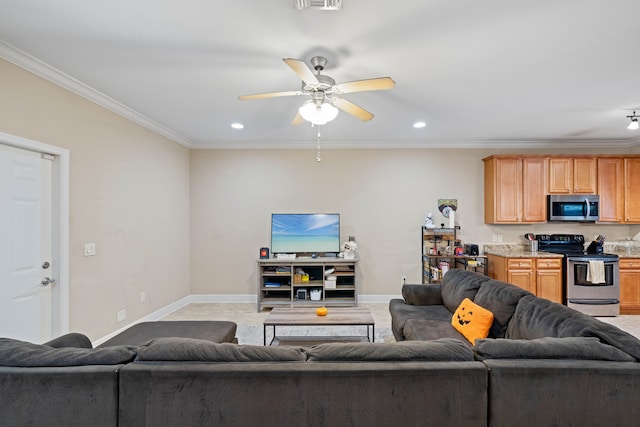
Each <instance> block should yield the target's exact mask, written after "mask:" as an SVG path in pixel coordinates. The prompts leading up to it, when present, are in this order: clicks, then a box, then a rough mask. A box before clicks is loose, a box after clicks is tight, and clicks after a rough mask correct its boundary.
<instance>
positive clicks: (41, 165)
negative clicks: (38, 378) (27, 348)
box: [0, 145, 55, 342]
mask: <svg viewBox="0 0 640 427" xmlns="http://www.w3.org/2000/svg"><path fill="white" fill-rule="evenodd" d="M0 236H2V237H1V238H0V336H3V337H11V338H17V339H22V340H27V341H32V342H44V341H46V340H48V339H50V338H51V337H52V332H53V331H52V298H51V288H52V286H55V283H54V282H53V278H52V277H51V271H52V268H51V161H50V160H47V159H43V158H42V156H41V154H40V153H34V152H30V151H27V150H21V149H17V148H12V147H7V146H2V145H0ZM47 278H48V279H50V280H47Z"/></svg>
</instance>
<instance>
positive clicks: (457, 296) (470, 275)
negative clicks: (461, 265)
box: [441, 268, 490, 313]
mask: <svg viewBox="0 0 640 427" xmlns="http://www.w3.org/2000/svg"><path fill="white" fill-rule="evenodd" d="M487 280H490V279H489V278H488V277H487V276H484V275H482V274H479V273H475V272H473V271H469V270H462V269H458V268H454V269H452V270H449V271H448V272H447V273H446V274H445V275H444V277H443V278H442V282H441V286H442V302H443V303H444V306H445V307H447V310H449V312H450V313H453V312H454V311H456V309H457V308H458V306H459V305H460V303H462V301H463V300H464V299H465V298H469V299H470V300H472V301H473V300H474V299H475V296H476V293H477V292H478V289H480V286H481V285H482V284H483V283H484V282H486V281H487Z"/></svg>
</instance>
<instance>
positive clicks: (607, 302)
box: [567, 299, 620, 305]
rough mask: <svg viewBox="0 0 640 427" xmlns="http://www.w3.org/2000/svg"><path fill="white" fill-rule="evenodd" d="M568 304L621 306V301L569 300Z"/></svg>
mask: <svg viewBox="0 0 640 427" xmlns="http://www.w3.org/2000/svg"><path fill="white" fill-rule="evenodd" d="M567 302H570V303H572V304H583V305H609V304H620V300H617V299H569V300H567Z"/></svg>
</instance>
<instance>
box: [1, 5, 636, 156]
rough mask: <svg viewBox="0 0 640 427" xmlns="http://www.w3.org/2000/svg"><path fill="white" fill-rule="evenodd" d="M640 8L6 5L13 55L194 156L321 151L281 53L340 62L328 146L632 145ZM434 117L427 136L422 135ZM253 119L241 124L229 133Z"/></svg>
mask: <svg viewBox="0 0 640 427" xmlns="http://www.w3.org/2000/svg"><path fill="white" fill-rule="evenodd" d="M638 5H639V4H638V2H637V0H606V1H605V0H538V1H528V2H522V1H514V0H484V1H480V0H402V1H389V0H385V1H382V0H344V7H343V9H342V10H341V11H321V10H296V9H294V8H293V3H292V0H227V1H222V0H110V1H98V0H56V1H51V0H0V40H2V41H3V42H4V43H0V56H2V57H4V58H6V59H9V60H10V61H12V62H15V63H18V64H19V65H22V66H24V67H25V68H28V69H30V70H32V71H35V72H37V73H38V74H40V75H43V76H45V77H47V78H49V79H51V80H53V81H55V82H57V83H59V84H62V85H63V86H67V87H69V88H71V89H72V90H74V91H76V92H78V93H80V94H82V95H83V96H86V97H88V98H90V99H93V100H96V101H97V102H100V103H102V104H103V105H106V106H107V107H109V108H111V109H113V110H115V111H117V112H119V113H120V114H123V115H125V116H127V117H131V118H132V119H133V120H135V121H137V122H139V123H141V124H143V125H145V126H147V127H149V128H151V129H153V130H156V131H158V132H160V133H162V134H164V135H167V136H169V137H170V138H172V139H173V140H175V141H177V142H180V143H182V144H184V145H187V146H190V147H261V146H264V147H276V146H298V145H300V144H301V143H304V142H314V141H315V139H316V130H315V129H313V128H311V126H310V125H309V124H305V125H301V126H293V125H291V121H292V120H293V118H294V116H295V114H296V110H297V108H298V106H300V105H301V104H302V102H303V101H304V100H305V99H306V98H305V97H287V98H272V99H263V100H252V101H239V100H238V99H237V97H238V95H243V94H252V93H261V92H271V91H285V90H298V89H299V88H300V80H299V78H298V77H297V76H296V75H295V74H294V73H293V72H292V71H291V69H289V68H288V67H287V66H286V65H285V64H284V63H283V62H282V60H281V59H282V58H286V57H291V58H298V59H302V60H305V61H307V62H308V60H309V59H310V58H311V57H312V56H315V55H316V54H322V55H324V56H326V57H327V58H328V59H329V64H328V66H327V69H326V70H325V74H328V75H330V76H332V77H333V78H334V79H335V80H336V81H337V82H345V81H351V80H359V79H366V78H373V77H383V76H390V77H392V78H393V79H394V80H395V81H396V88H395V89H392V90H389V91H377V92H364V93H353V94H348V95H344V98H346V99H348V100H349V101H351V102H353V103H356V104H358V105H360V106H362V107H364V108H365V109H367V110H369V111H371V112H372V113H373V114H375V117H374V119H373V120H372V121H370V122H361V121H359V120H357V119H355V118H353V117H351V116H349V115H347V114H346V113H344V112H341V113H340V115H339V116H338V118H336V119H335V120H334V121H333V122H331V123H329V124H328V125H326V126H323V127H322V140H323V141H324V144H326V145H331V144H333V145H334V146H340V145H342V146H362V147H365V146H378V147H393V146H397V147H431V146H433V147H441V146H448V147H476V146H477V147H487V146H493V147H496V146H503V147H508V146H515V145H518V146H536V145H539V146H544V147H550V146H563V147H567V146H569V147H570V146H580V147H586V146H594V147H601V146H604V145H609V146H621V147H625V146H633V145H637V144H638V143H639V142H640V131H635V132H634V131H630V130H628V129H626V126H627V124H628V119H627V118H625V116H626V115H628V114H631V112H632V111H633V110H634V109H636V110H638V111H639V112H640V55H639V54H638V46H640V20H639V13H640V10H639V8H638ZM417 120H423V121H426V122H427V127H425V128H423V129H414V128H413V127H412V124H413V122H415V121H417ZM233 122H242V123H243V124H244V125H245V128H244V129H243V130H234V129H232V128H231V127H230V125H231V123H233Z"/></svg>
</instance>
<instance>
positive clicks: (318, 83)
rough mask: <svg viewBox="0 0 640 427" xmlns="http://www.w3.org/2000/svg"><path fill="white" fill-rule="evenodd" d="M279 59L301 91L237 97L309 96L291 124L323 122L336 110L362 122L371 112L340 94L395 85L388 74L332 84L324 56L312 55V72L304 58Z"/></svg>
mask: <svg viewBox="0 0 640 427" xmlns="http://www.w3.org/2000/svg"><path fill="white" fill-rule="evenodd" d="M283 61H284V63H285V64H287V65H288V66H289V68H291V69H292V70H293V71H294V72H295V73H296V74H297V75H298V77H300V78H301V79H302V90H293V91H285V92H270V93H259V94H255V95H242V96H239V97H238V99H240V100H243V101H244V100H249V99H262V98H275V97H279V96H298V95H307V96H310V97H311V99H309V100H307V101H305V103H304V104H302V106H301V107H300V109H299V111H298V114H297V115H296V117H295V118H294V119H293V124H294V125H299V124H301V123H302V122H303V121H304V120H307V121H309V122H311V123H312V124H314V125H323V124H326V123H327V122H330V121H331V120H333V119H335V118H336V116H337V115H338V109H340V110H342V111H344V112H345V113H348V114H351V115H352V116H354V117H356V118H358V119H360V120H362V121H369V120H371V119H372V118H373V114H371V113H370V112H369V111H367V110H365V109H364V108H362V107H360V106H358V105H356V104H354V103H352V102H350V101H347V100H346V99H344V98H342V97H341V96H340V95H343V94H345V93H352V92H366V91H373V90H386V89H392V88H394V87H395V85H396V82H394V81H393V79H392V78H391V77H378V78H374V79H366V80H355V81H352V82H346V83H339V84H336V81H335V80H334V79H332V78H331V77H329V76H327V75H324V74H322V70H324V67H325V65H327V59H326V58H324V57H322V56H314V57H313V58H311V65H312V66H313V69H314V70H315V73H314V71H312V70H311V68H309V66H307V64H305V63H304V61H301V60H299V59H293V58H284V59H283Z"/></svg>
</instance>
